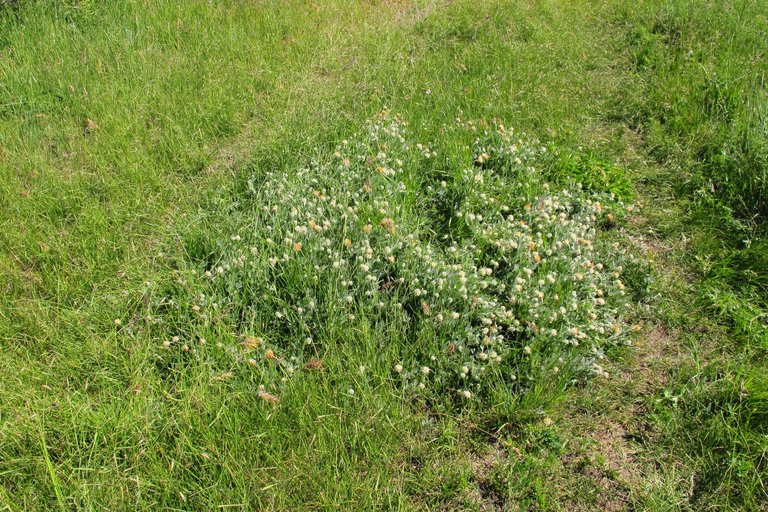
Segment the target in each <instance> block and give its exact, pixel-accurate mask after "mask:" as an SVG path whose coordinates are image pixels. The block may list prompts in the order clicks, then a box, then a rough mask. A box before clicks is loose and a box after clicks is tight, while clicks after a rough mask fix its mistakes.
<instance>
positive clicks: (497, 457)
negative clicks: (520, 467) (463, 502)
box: [469, 443, 507, 512]
mask: <svg viewBox="0 0 768 512" xmlns="http://www.w3.org/2000/svg"><path fill="white" fill-rule="evenodd" d="M506 461H507V454H506V452H505V451H504V449H503V448H502V447H501V445H499V444H498V443H494V444H492V445H490V446H489V449H488V450H487V451H486V452H484V453H483V454H476V453H475V454H472V455H471V456H470V459H469V464H470V467H471V468H472V474H473V475H474V477H475V482H476V483H477V489H476V490H475V492H474V493H473V494H474V496H473V497H474V500H473V501H475V502H477V503H478V504H479V507H480V510H481V511H482V512H494V511H500V510H503V505H504V500H503V498H502V497H501V496H499V494H498V492H496V490H495V489H494V486H493V483H492V482H491V477H492V474H493V470H494V468H496V467H497V466H498V465H500V464H504V463H506Z"/></svg>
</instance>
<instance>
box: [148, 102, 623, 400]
mask: <svg viewBox="0 0 768 512" xmlns="http://www.w3.org/2000/svg"><path fill="white" fill-rule="evenodd" d="M486 126H487V125H486ZM451 129H452V130H456V131H459V132H463V133H465V134H466V136H467V137H468V138H469V140H472V138H474V141H473V142H471V144H470V147H468V148H467V149H469V150H470V151H468V154H472V157H471V159H468V160H467V161H466V162H464V163H465V165H464V166H463V167H456V168H446V167H445V166H444V165H441V166H438V167H436V166H435V165H433V164H432V163H433V162H435V161H438V160H440V158H441V155H442V148H433V147H431V146H429V145H426V144H421V143H416V142H415V141H413V140H411V136H410V134H409V132H408V130H407V123H406V122H405V121H403V120H402V119H400V118H399V117H398V116H394V115H392V114H390V113H389V112H388V111H386V110H384V111H383V112H381V113H380V114H378V115H377V116H376V117H375V118H374V119H373V120H371V121H370V122H369V123H368V125H367V128H366V130H365V131H364V133H363V134H361V135H360V136H359V137H356V138H355V139H353V140H344V141H342V142H341V144H339V145H338V147H336V148H335V149H334V150H333V151H332V152H330V151H322V150H320V151H318V152H317V153H316V154H315V156H314V157H313V158H312V159H310V161H309V162H308V163H307V165H306V166H305V167H303V168H300V169H292V170H290V172H282V170H279V171H277V170H273V171H268V172H266V174H265V176H264V177H263V179H262V180H257V179H255V178H253V179H251V180H250V184H251V186H250V192H249V194H248V195H249V197H248V198H247V200H246V201H247V203H248V204H249V205H250V208H249V210H248V211H249V213H248V214H246V215H241V216H240V217H239V221H236V222H233V223H232V226H231V230H230V231H226V238H227V239H228V240H226V242H225V243H222V244H220V247H219V248H218V250H217V251H216V253H215V256H214V257H210V258H207V259H206V260H205V261H202V262H201V265H200V267H198V268H197V269H195V273H196V275H193V277H191V278H189V280H188V281H186V285H187V286H186V287H182V290H184V291H185V293H186V296H184V297H178V296H173V295H171V296H168V297H163V298H162V300H161V302H160V303H158V304H156V305H155V310H154V311H153V313H152V314H153V315H157V316H158V318H159V319H162V318H163V312H162V311H163V309H166V308H167V306H168V305H169V304H172V305H173V308H172V311H173V314H174V315H177V316H178V315H181V317H182V318H183V319H184V321H183V322H177V323H176V324H175V325H173V327H172V328H170V329H168V328H165V327H164V326H161V327H162V328H161V329H160V330H159V332H158V352H157V358H158V361H159V364H162V365H171V366H173V365H176V366H178V365H183V364H185V361H187V360H188V359H202V360H203V361H205V363H206V364H210V365H211V368H212V371H225V370H227V369H228V368H230V367H238V368H239V370H238V371H242V372H246V373H248V374H251V375H254V377H253V378H254V383H255V385H257V386H261V387H260V388H259V389H261V390H262V392H263V393H269V396H270V397H273V396H274V399H275V400H277V399H278V397H279V396H280V393H281V390H282V389H283V387H284V384H285V383H286V382H287V381H288V380H289V379H290V378H291V376H292V375H293V374H294V373H295V372H297V371H299V370H301V369H303V368H312V367H313V366H318V365H320V364H321V359H322V356H323V352H324V349H325V347H327V343H328V341H329V340H332V339H334V338H336V337H338V333H339V332H342V331H345V330H350V329H354V327H355V326H356V325H358V324H359V322H360V321H361V318H364V319H365V321H366V322H368V323H370V325H371V328H372V329H375V330H381V331H394V332H396V333H399V339H401V340H402V341H401V343H402V346H401V347H400V349H399V353H400V360H399V361H398V362H397V364H395V365H393V366H392V367H391V368H390V372H389V375H385V376H384V377H385V378H387V379H389V380H390V381H391V382H392V383H393V384H395V385H396V386H398V387H400V388H401V389H402V391H403V392H404V393H405V394H406V395H408V396H412V395H416V396H422V397H425V398H427V399H428V400H429V401H430V402H432V403H434V404H435V405H436V406H438V407H443V406H445V405H446V404H450V403H454V402H456V401H457V400H458V401H460V402H461V401H471V400H474V399H475V398H476V397H480V398H482V397H487V396H488V395H489V394H491V393H492V390H493V389H494V388H496V387H502V388H504V389H507V390H513V391H514V392H515V393H518V394H524V393H525V392H527V391H530V390H533V389H536V390H540V389H541V388H543V387H552V388H553V389H561V388H562V386H564V385H566V384H567V383H568V382H570V381H572V380H573V379H575V378H580V377H583V376H585V375H588V374H598V375H603V374H604V373H605V372H604V370H603V368H602V367H601V365H600V360H601V359H602V358H603V357H604V352H605V350H606V349H607V348H608V347H611V346H615V345H617V344H626V343H628V332H627V331H628V328H627V326H626V325H625V323H624V315H625V312H626V310H627V307H628V304H629V300H628V296H627V291H626V285H625V284H624V283H623V282H622V272H623V266H622V262H630V263H632V262H633V261H634V260H633V258H632V256H630V255H627V254H625V251H624V250H622V249H621V247H620V245H619V243H618V242H615V243H613V244H609V243H607V242H605V241H603V240H601V239H600V237H599V236H598V235H599V233H600V232H601V231H602V230H603V229H604V228H608V227H612V226H615V225H616V223H617V222H618V221H619V217H620V216H621V215H622V213H623V212H624V211H625V210H630V211H631V210H632V207H631V206H625V205H624V204H623V202H622V201H620V200H618V199H616V198H615V197H614V196H613V195H595V194H592V193H588V192H585V191H584V190H582V188H581V187H580V186H578V185H573V186H570V187H567V186H566V187H555V186H553V185H551V184H550V183H548V182H546V180H545V178H544V176H545V173H543V172H542V171H541V170H540V169H539V168H538V166H539V164H543V163H547V162H548V159H549V156H548V154H547V153H548V151H547V148H546V147H544V146H542V145H541V144H539V143H537V142H536V141H530V142H527V141H525V140H523V139H519V138H516V137H515V135H514V132H513V131H512V130H508V129H506V128H505V127H504V126H503V125H500V124H497V125H495V126H494V127H487V128H485V129H483V128H478V126H477V125H476V124H475V123H461V124H460V125H459V126H457V127H453V128H451ZM425 169H426V170H425ZM429 169H432V170H431V171H430V170H429ZM435 169H437V170H435ZM257 183H258V184H257ZM212 322H222V323H223V324H222V325H220V326H218V327H217V329H218V330H219V331H228V332H230V333H232V336H230V337H229V338H228V339H227V340H222V341H220V342H219V343H218V344H214V345H211V344H207V345H205V346H203V345H202V343H204V338H205V335H204V332H205V331H206V330H208V329H210V328H211V323H212ZM160 336H163V337H162V338H160ZM238 336H239V337H238ZM359 370H360V372H361V373H364V372H365V368H360V369H359ZM553 386H554V387H553ZM339 392H341V393H348V394H350V395H353V394H354V389H347V388H346V387H344V388H343V389H339ZM262 396H267V395H262Z"/></svg>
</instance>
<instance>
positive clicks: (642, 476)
mask: <svg viewBox="0 0 768 512" xmlns="http://www.w3.org/2000/svg"><path fill="white" fill-rule="evenodd" d="M679 347H680V345H679V342H678V340H677V333H675V332H673V331H670V330H668V329H667V328H665V327H663V326H654V327H652V328H651V329H650V330H649V331H647V333H646V334H645V335H644V336H642V337H641V338H640V339H638V340H636V342H635V354H634V356H635V357H634V360H633V362H632V364H631V365H630V366H629V367H626V364H627V363H626V362H623V363H621V364H622V365H624V367H623V368H617V369H616V370H617V371H614V372H613V374H612V375H613V377H611V378H609V379H604V380H601V381H595V382H594V383H593V386H592V387H591V388H588V389H586V390H585V391H584V392H585V393H591V394H595V395H596V398H594V399H593V400H587V403H590V404H591V405H589V409H588V410H585V409H584V408H583V407H579V406H578V405H566V406H565V409H564V410H563V411H562V419H563V424H564V425H565V426H566V428H567V430H568V431H569V436H570V437H572V439H573V441H572V442H571V444H570V448H569V453H567V454H566V455H565V456H564V457H563V458H562V463H563V466H564V467H566V468H569V469H570V471H571V472H577V473H579V474H580V475H581V476H582V477H584V478H587V479H588V480H589V481H590V482H591V483H592V484H593V485H594V486H595V487H596V488H597V489H599V494H600V498H599V499H600V504H599V507H598V508H599V509H600V510H609V511H618V510H629V509H631V496H632V494H633V492H634V491H636V490H640V489H641V488H642V484H643V482H645V481H647V480H648V478H649V476H650V475H652V474H653V472H654V471H655V469H654V468H653V467H652V466H650V465H649V464H648V463H646V462H645V461H644V460H643V458H642V450H643V447H642V445H641V444H639V443H638V442H637V440H638V439H642V438H643V437H644V436H645V434H646V432H647V429H648V428H649V426H648V422H647V420H646V418H645V414H646V411H645V402H646V401H647V399H648V397H652V396H655V395H656V394H658V393H659V392H660V391H661V390H662V389H663V388H664V386H665V385H666V383H667V371H668V368H669V367H670V366H671V365H675V364H676V361H678V360H679V358H680V357H681V356H682V354H681V351H680V349H679ZM618 364H619V363H617V364H616V366H618ZM574 403H576V404H578V403H579V400H578V397H576V400H574ZM590 413H591V414H590ZM580 507H581V508H580ZM569 509H573V510H590V508H589V507H587V508H584V505H583V504H582V505H580V504H578V503H572V504H571V506H569Z"/></svg>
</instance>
